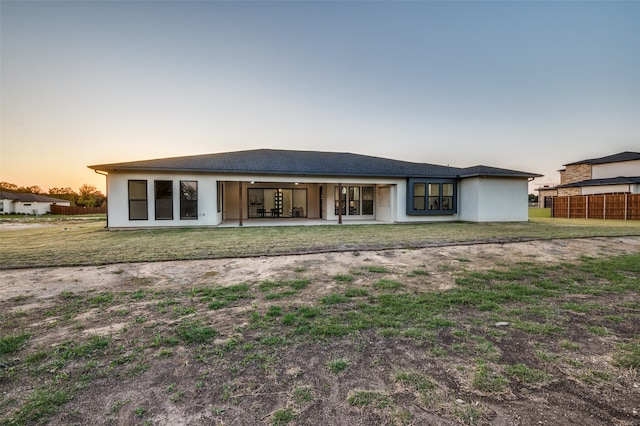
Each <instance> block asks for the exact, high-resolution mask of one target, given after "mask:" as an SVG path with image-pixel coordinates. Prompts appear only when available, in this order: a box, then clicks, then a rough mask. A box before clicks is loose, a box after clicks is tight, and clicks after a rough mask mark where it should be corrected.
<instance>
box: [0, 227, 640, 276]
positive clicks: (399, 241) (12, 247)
mask: <svg viewBox="0 0 640 426" xmlns="http://www.w3.org/2000/svg"><path fill="white" fill-rule="evenodd" d="M51 223H53V224H52V225H51V226H45V227H38V228H27V229H15V230H3V231H1V232H2V240H3V244H2V245H0V259H2V261H0V268H26V267H47V266H74V265H104V264H112V263H126V262H148V261H165V260H187V259H214V258H225V257H245V256H247V257H248V256H268V255H279V254H290V253H300V252H304V253H312V252H326V251H336V250H340V251H344V250H356V249H357V250H366V249H384V248H392V247H393V248H415V247H425V246H429V245H433V244H442V245H447V244H457V243H460V242H474V241H486V240H492V241H520V240H523V239H550V238H576V237H593V236H621V235H640V221H614V220H612V221H598V220H591V219H589V220H586V219H585V220H582V219H550V218H531V220H530V221H529V222H522V223H465V222H455V223H428V224H388V225H386V224H385V225H348V226H347V225H345V226H333V225H326V226H324V225H323V226H274V227H245V228H244V229H241V230H239V229H237V228H179V229H145V230H126V231H110V230H107V229H105V228H104V227H105V224H106V223H105V222H104V221H102V220H96V221H89V222H86V221H71V222H69V221H64V222H55V221H54V222H51ZM70 223H71V226H70ZM64 228H66V230H64V238H60V235H61V232H63V229H64ZM240 231H241V232H240ZM273 241H278V244H277V245H274V244H273ZM220 242H224V244H221V243H220ZM167 247H171V248H172V249H171V250H167ZM376 271H379V272H376ZM385 271H386V268H384V267H380V266H373V267H372V270H370V272H374V273H385Z"/></svg>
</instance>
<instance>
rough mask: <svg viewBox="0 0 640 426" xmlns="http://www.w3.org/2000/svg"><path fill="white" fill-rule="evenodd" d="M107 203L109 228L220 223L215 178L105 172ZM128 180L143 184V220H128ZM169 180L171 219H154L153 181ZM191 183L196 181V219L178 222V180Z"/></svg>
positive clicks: (195, 175) (200, 175)
mask: <svg viewBox="0 0 640 426" xmlns="http://www.w3.org/2000/svg"><path fill="white" fill-rule="evenodd" d="M107 179H108V187H109V194H108V195H109V202H108V204H107V215H108V221H109V227H110V228H121V227H122V228H124V227H136V228H146V227H171V226H211V225H217V224H219V223H220V220H219V217H220V215H219V214H218V213H217V208H216V200H217V188H216V186H217V185H216V183H217V181H216V177H215V176H212V175H205V174H180V175H176V174H170V173H144V174H142V173H124V172H121V173H109V175H108V177H107ZM129 180H146V181H147V212H148V219H147V220H129V183H128V182H129ZM155 180H170V181H173V194H174V196H173V219H172V220H156V219H155V199H154V198H155V197H154V181H155ZM181 180H194V181H197V182H198V218H197V219H189V220H181V219H180V196H179V194H180V181H181Z"/></svg>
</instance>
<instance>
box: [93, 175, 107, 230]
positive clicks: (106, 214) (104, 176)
mask: <svg viewBox="0 0 640 426" xmlns="http://www.w3.org/2000/svg"><path fill="white" fill-rule="evenodd" d="M93 171H94V172H96V173H97V174H99V175H102V176H104V177H105V181H106V187H107V212H106V214H105V215H106V217H107V226H105V228H109V173H100V170H96V169H93Z"/></svg>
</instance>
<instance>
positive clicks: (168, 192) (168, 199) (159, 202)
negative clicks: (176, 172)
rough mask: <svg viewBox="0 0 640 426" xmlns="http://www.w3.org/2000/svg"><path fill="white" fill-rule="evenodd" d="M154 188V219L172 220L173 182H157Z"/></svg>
mask: <svg viewBox="0 0 640 426" xmlns="http://www.w3.org/2000/svg"><path fill="white" fill-rule="evenodd" d="M155 187H156V219H159V220H166V219H168V220H170V219H173V181H170V180H157V181H156V182H155Z"/></svg>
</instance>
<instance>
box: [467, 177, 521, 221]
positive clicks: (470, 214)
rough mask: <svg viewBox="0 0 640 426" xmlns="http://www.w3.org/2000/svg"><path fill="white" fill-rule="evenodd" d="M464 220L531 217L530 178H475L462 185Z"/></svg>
mask: <svg viewBox="0 0 640 426" xmlns="http://www.w3.org/2000/svg"><path fill="white" fill-rule="evenodd" d="M459 188H460V189H459V194H460V197H459V207H458V209H459V213H460V219H461V220H465V221H471V222H525V221H527V220H529V209H528V203H527V194H528V186H527V179H515V178H495V177H475V178H467V179H462V180H461V181H460V184H459Z"/></svg>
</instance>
